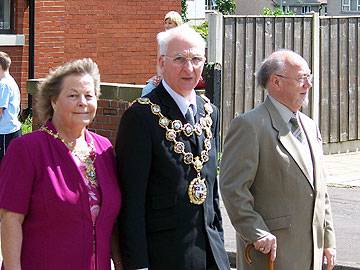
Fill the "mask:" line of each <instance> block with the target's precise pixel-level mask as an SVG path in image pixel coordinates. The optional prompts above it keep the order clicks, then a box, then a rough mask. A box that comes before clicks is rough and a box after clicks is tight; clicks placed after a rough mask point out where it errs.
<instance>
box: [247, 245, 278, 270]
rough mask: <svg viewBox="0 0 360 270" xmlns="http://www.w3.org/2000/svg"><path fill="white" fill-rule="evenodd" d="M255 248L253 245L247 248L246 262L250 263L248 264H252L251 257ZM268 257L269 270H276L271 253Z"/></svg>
mask: <svg viewBox="0 0 360 270" xmlns="http://www.w3.org/2000/svg"><path fill="white" fill-rule="evenodd" d="M253 248H254V245H253V244H247V245H246V247H245V254H244V256H245V261H246V262H247V263H248V264H252V262H253V260H252V259H251V256H250V252H251V250H252V249H253ZM267 256H268V268H267V269H268V270H275V267H274V262H273V261H271V257H270V253H269V254H268V255H267Z"/></svg>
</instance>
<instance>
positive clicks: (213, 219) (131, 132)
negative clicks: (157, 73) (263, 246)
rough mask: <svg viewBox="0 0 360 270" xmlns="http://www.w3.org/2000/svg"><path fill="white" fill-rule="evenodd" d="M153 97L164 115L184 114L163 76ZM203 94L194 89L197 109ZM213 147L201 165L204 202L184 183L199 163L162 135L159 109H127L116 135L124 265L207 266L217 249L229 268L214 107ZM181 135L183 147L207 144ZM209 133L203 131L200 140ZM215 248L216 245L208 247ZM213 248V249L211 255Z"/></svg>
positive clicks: (196, 150) (156, 269)
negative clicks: (193, 200)
mask: <svg viewBox="0 0 360 270" xmlns="http://www.w3.org/2000/svg"><path fill="white" fill-rule="evenodd" d="M147 97H148V98H150V100H151V101H152V102H153V103H156V104H158V105H159V106H160V107H161V112H162V114H163V115H164V116H166V117H168V118H169V119H171V120H175V119H179V120H181V121H182V122H183V123H185V122H186V120H185V118H184V117H183V115H182V113H181V111H180V109H179V108H178V106H177V105H176V103H175V101H174V100H173V99H172V97H171V96H170V95H169V94H168V93H167V91H166V90H165V89H164V87H163V86H162V84H160V85H159V86H158V87H157V88H156V89H155V90H153V91H152V92H151V93H150V94H149V95H147ZM203 105H204V101H203V99H202V98H200V97H197V114H196V116H197V117H196V118H198V115H205V111H204V106H203ZM212 120H213V126H212V133H213V137H214V138H213V139H212V140H211V146H212V149H211V151H210V152H209V155H210V160H209V161H208V162H207V163H205V165H204V168H203V169H202V177H205V178H206V180H207V181H206V184H207V188H208V194H207V198H206V201H205V203H204V204H202V205H194V204H191V203H190V201H189V197H188V194H187V188H188V186H189V183H190V181H191V180H192V179H194V178H195V177H196V172H195V170H194V168H192V167H190V166H189V165H186V164H184V162H183V160H182V157H181V155H179V154H176V153H175V152H174V151H173V145H172V143H171V142H169V141H167V140H166V138H165V129H164V128H162V127H160V126H159V117H158V116H156V115H154V114H152V113H151V111H150V106H149V105H141V104H139V103H135V104H133V105H132V106H131V107H130V108H129V109H128V110H127V111H126V112H125V113H124V115H123V117H122V120H121V123H120V127H119V131H118V136H117V143H116V153H117V164H118V169H119V177H120V184H121V187H122V190H123V206H122V211H121V215H120V217H119V224H120V226H119V228H120V229H119V231H120V242H121V246H122V250H121V252H122V255H123V261H124V266H125V269H136V268H143V267H149V268H150V269H152V270H161V269H166V270H168V269H172V270H176V269H179V270H180V269H181V270H186V269H194V270H197V269H199V270H200V269H206V259H207V256H213V257H214V259H215V261H216V264H217V266H218V268H219V269H229V263H228V258H227V255H226V252H225V249H224V244H223V229H222V224H221V223H222V222H221V214H220V208H219V195H218V183H217V178H216V171H217V154H218V152H217V148H218V140H217V139H215V138H218V135H219V130H218V126H219V115H218V110H217V109H216V107H214V112H213V113H212ZM178 136H180V139H179V140H180V141H182V142H184V143H185V149H186V151H189V149H192V153H195V154H196V155H198V153H199V151H200V150H202V147H203V146H202V143H201V146H199V145H198V144H197V140H196V139H195V136H193V137H190V138H188V137H186V136H185V135H183V134H182V135H178ZM203 139H204V135H201V137H200V141H201V142H202V141H203ZM210 250H211V251H212V252H211V251H210ZM211 253H212V255H211Z"/></svg>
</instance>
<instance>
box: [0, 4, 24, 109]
mask: <svg viewBox="0 0 360 270" xmlns="http://www.w3.org/2000/svg"><path fill="white" fill-rule="evenodd" d="M15 10H16V11H15V13H16V16H15V31H16V33H17V34H24V35H25V38H26V40H25V46H0V51H4V52H6V53H7V54H9V56H10V57H11V60H12V64H11V67H10V73H11V75H12V76H13V77H14V78H15V80H16V82H17V83H18V85H19V88H20V92H21V107H22V108H26V107H27V94H26V80H27V79H28V33H29V27H28V25H29V19H28V18H29V15H28V11H27V4H26V1H25V0H18V1H15Z"/></svg>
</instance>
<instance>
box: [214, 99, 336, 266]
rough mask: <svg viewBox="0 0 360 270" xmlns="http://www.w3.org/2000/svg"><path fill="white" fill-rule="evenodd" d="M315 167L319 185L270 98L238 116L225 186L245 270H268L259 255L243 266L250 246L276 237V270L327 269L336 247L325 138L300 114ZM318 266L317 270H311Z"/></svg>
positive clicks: (228, 145) (228, 146) (224, 168)
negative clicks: (327, 251)
mask: <svg viewBox="0 0 360 270" xmlns="http://www.w3.org/2000/svg"><path fill="white" fill-rule="evenodd" d="M299 119H300V122H301V125H302V127H303V129H304V133H305V135H306V138H307V141H308V144H309V148H310V152H311V158H312V164H313V168H314V173H313V179H312V178H311V177H310V175H309V173H308V170H307V169H306V159H305V157H304V156H302V154H301V151H299V149H298V148H297V147H298V143H297V142H296V141H295V140H296V138H295V137H294V136H293V135H292V134H291V132H290V129H289V127H288V125H287V123H285V121H284V120H283V119H282V118H281V116H280V114H279V112H278V111H277V109H276V108H275V107H274V105H273V103H272V102H271V101H270V99H269V98H266V100H265V102H264V103H262V104H261V105H259V106H258V107H256V108H255V109H253V110H252V111H250V112H248V113H245V114H243V115H241V116H239V117H237V118H235V119H234V120H233V121H232V122H231V125H230V128H229V131H228V134H227V136H226V139H225V145H224V151H223V156H222V162H221V173H220V186H221V193H222V198H223V201H224V204H225V206H226V209H227V211H228V214H229V216H230V219H231V222H232V224H233V225H234V227H235V229H236V232H237V244H238V254H237V256H238V269H242V270H247V269H266V262H267V261H266V256H265V255H263V254H262V253H259V252H257V251H256V252H254V254H253V257H254V263H253V264H251V265H248V264H247V263H245V262H244V256H243V254H244V246H245V244H246V243H253V242H254V241H256V240H258V239H259V238H261V237H263V236H265V235H266V234H268V233H269V232H271V233H272V234H274V235H275V236H276V238H277V257H276V261H275V269H277V270H288V269H292V270H304V269H314V270H320V269H322V268H321V265H322V258H323V256H322V255H323V248H328V247H335V236H334V230H333V222H332V217H331V209H330V202H329V197H328V193H327V188H326V181H325V172H324V166H323V158H322V141H321V136H320V133H319V131H318V129H317V127H316V125H315V123H314V121H313V120H311V119H310V118H309V117H307V116H306V115H305V114H303V113H299ZM312 267H313V268H312Z"/></svg>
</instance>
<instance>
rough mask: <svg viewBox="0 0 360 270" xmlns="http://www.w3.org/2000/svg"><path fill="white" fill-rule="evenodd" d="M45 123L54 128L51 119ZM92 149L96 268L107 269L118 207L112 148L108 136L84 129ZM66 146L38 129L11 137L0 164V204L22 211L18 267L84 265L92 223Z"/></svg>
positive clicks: (83, 269) (47, 269)
mask: <svg viewBox="0 0 360 270" xmlns="http://www.w3.org/2000/svg"><path fill="white" fill-rule="evenodd" d="M47 126H48V128H49V129H51V130H53V131H54V132H56V131H55V129H54V127H53V125H52V124H51V122H49V123H48V124H47ZM89 136H92V138H93V140H94V145H95V148H96V154H97V155H96V160H95V168H96V174H97V181H98V183H99V186H100V190H101V210H100V213H99V216H98V218H97V221H96V226H95V231H96V233H95V238H96V247H95V248H96V254H97V257H96V262H97V268H96V269H97V270H110V254H111V233H112V228H113V226H114V223H115V220H116V217H117V215H118V213H119V210H120V204H121V198H120V197H121V195H120V190H119V186H118V181H117V176H116V168H115V160H114V154H113V148H112V146H111V143H110V142H109V140H108V139H106V138H104V137H102V136H100V135H97V134H94V133H92V132H89V131H86V140H87V141H89ZM82 177H83V176H82V174H81V172H80V170H79V169H78V167H77V166H76V164H75V162H74V160H73V158H72V156H71V153H70V152H69V150H68V148H67V147H66V146H65V145H64V144H63V143H62V142H61V141H60V140H58V139H55V138H53V137H52V136H50V135H49V134H47V133H45V132H43V131H34V132H33V133H31V134H27V135H24V136H22V137H19V138H17V139H14V140H13V141H12V142H11V144H10V147H9V148H8V151H7V152H6V154H5V157H4V159H3V160H2V162H1V167H0V208H4V209H7V210H9V211H13V212H16V213H21V214H24V215H25V220H24V223H23V226H22V229H23V242H22V250H21V263H22V269H23V270H66V269H68V270H74V269H78V270H89V269H91V268H90V259H91V256H92V252H93V225H92V220H91V215H90V209H89V197H88V189H87V187H86V186H85V183H84V181H83V178H82Z"/></svg>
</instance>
